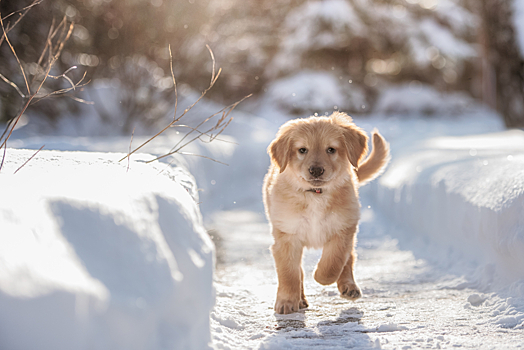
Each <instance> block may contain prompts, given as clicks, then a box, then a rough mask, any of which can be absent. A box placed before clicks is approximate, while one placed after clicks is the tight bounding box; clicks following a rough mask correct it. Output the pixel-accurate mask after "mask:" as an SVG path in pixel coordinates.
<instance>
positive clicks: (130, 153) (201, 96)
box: [119, 56, 222, 162]
mask: <svg viewBox="0 0 524 350" xmlns="http://www.w3.org/2000/svg"><path fill="white" fill-rule="evenodd" d="M211 57H212V59H213V60H214V56H211ZM213 67H214V64H213ZM221 71H222V69H219V70H218V73H217V74H216V76H215V77H214V79H212V80H211V83H210V84H209V86H208V87H207V88H206V89H205V90H204V91H203V92H202V93H201V95H200V97H199V98H198V99H197V100H196V101H195V102H194V103H193V104H192V105H191V106H189V107H187V108H186V109H185V110H184V112H183V113H182V114H181V115H180V116H179V117H178V118H177V117H176V115H175V117H174V119H173V121H171V123H169V124H168V125H167V126H166V127H165V128H163V129H162V130H160V131H159V132H157V133H156V134H155V135H154V136H153V137H151V138H149V139H148V140H147V141H145V142H144V143H142V144H141V145H140V146H138V147H137V148H135V149H134V150H133V151H132V152H129V153H128V154H127V155H126V156H125V157H123V158H122V159H120V160H119V162H121V161H123V160H124V159H126V158H127V157H129V156H131V155H132V154H133V153H135V152H136V151H138V150H139V149H141V148H142V147H144V146H145V145H147V144H148V143H149V142H151V141H152V140H154V139H155V138H156V137H158V136H159V135H160V134H162V133H163V132H165V131H166V130H167V129H169V128H170V127H171V126H173V125H174V124H175V123H177V122H178V121H179V120H180V119H182V117H184V116H185V115H186V114H187V113H188V112H189V111H190V110H191V109H192V108H193V107H194V106H195V105H196V104H197V103H198V102H200V100H202V98H204V96H205V95H206V94H207V93H208V91H209V90H211V88H213V86H214V85H215V83H216V81H217V79H218V77H219V76H220V72H221ZM171 72H172V71H171ZM213 73H214V68H213ZM173 79H174V78H173Z"/></svg>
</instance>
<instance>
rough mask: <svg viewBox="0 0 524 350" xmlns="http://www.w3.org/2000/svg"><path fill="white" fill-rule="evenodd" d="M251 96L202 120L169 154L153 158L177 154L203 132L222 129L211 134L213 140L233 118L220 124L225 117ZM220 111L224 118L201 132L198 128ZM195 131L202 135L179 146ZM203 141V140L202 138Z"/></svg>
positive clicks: (210, 140)
mask: <svg viewBox="0 0 524 350" xmlns="http://www.w3.org/2000/svg"><path fill="white" fill-rule="evenodd" d="M249 97H251V94H250V95H247V96H246V97H244V98H243V99H241V100H240V101H237V102H235V103H233V104H231V105H229V106H227V107H224V108H223V109H221V110H220V111H218V112H217V113H215V114H213V115H212V116H210V117H209V118H207V119H206V120H204V121H202V122H201V123H200V124H198V125H197V126H196V127H194V128H191V129H193V130H192V131H190V132H189V133H187V134H186V135H184V137H182V139H181V140H180V141H178V143H177V144H176V145H175V146H174V147H173V148H172V149H171V151H169V153H167V154H164V155H162V156H159V157H158V158H155V159H153V160H159V159H162V158H165V157H168V156H170V155H172V154H175V153H179V152H180V150H182V149H183V148H184V147H186V146H187V145H189V144H190V143H191V142H194V141H196V140H197V139H200V137H201V135H202V134H208V133H210V132H211V131H215V130H218V129H220V131H219V132H218V133H217V134H216V135H211V137H210V139H209V141H208V143H209V142H212V141H214V140H215V139H216V137H217V136H218V135H220V134H221V133H222V132H223V131H224V130H225V128H226V127H227V126H228V125H229V123H231V121H232V120H233V118H230V119H229V120H228V121H227V123H226V124H225V125H219V124H220V123H221V122H222V121H223V120H224V119H225V118H227V116H229V113H231V112H232V111H233V109H235V107H236V106H237V105H238V104H240V103H241V102H242V101H244V100H245V99H247V98H249ZM226 110H228V112H227V114H226V113H225V112H226ZM219 113H223V116H222V118H221V119H220V120H219V121H218V123H217V124H216V125H215V126H214V127H211V128H210V129H209V130H207V131H206V132H200V131H198V128H199V127H200V126H202V125H203V124H205V123H206V122H208V121H209V120H210V119H211V118H213V117H214V116H216V115H218V114H219ZM193 131H197V132H199V133H201V135H199V136H197V137H194V138H193V139H191V140H189V141H187V142H186V143H184V144H183V145H182V146H179V145H180V144H181V143H182V141H183V140H185V139H186V137H187V136H189V135H190V134H191V133H192V132H193ZM202 141H203V140H202Z"/></svg>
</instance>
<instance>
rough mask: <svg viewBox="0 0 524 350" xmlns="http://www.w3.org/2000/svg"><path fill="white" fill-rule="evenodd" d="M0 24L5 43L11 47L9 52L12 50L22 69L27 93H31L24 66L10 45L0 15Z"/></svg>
mask: <svg viewBox="0 0 524 350" xmlns="http://www.w3.org/2000/svg"><path fill="white" fill-rule="evenodd" d="M0 25H1V26H2V31H3V32H4V37H5V41H6V43H7V45H9V48H10V49H11V52H13V55H14V56H15V58H16V61H17V62H18V65H19V66H20V70H21V71H22V76H23V77H24V81H25V86H26V88H27V94H28V95H31V89H30V88H29V82H28V81H27V77H26V75H25V71H24V67H23V66H22V63H21V62H20V59H19V58H18V55H17V54H16V51H15V48H14V47H13V45H11V41H9V38H8V36H7V32H6V31H5V27H4V21H3V20H2V18H1V17H0Z"/></svg>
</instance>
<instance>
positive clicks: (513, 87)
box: [480, 0, 524, 128]
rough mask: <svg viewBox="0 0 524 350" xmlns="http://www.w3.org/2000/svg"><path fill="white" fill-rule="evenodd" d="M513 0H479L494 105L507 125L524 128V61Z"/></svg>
mask: <svg viewBox="0 0 524 350" xmlns="http://www.w3.org/2000/svg"><path fill="white" fill-rule="evenodd" d="M512 6H513V1H508V0H482V5H481V8H480V11H481V16H482V21H483V24H482V27H483V28H482V29H483V31H484V35H483V37H484V39H485V45H486V48H487V50H486V51H485V52H486V54H487V57H486V59H487V61H488V64H489V65H490V66H491V67H493V71H494V73H495V84H496V86H495V91H496V103H495V105H496V108H497V110H498V111H499V112H500V113H501V114H502V115H503V117H504V122H505V123H506V126H507V127H517V128H524V60H523V57H522V55H521V54H520V52H519V49H518V46H517V40H516V39H517V38H516V35H517V33H516V32H515V28H514V26H513V23H512V18H513V17H512V16H513V9H512Z"/></svg>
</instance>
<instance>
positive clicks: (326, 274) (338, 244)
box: [313, 225, 357, 286]
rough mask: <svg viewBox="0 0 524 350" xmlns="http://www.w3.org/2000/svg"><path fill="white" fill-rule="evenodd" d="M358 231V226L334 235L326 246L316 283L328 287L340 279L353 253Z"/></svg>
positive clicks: (318, 268) (317, 269)
mask: <svg viewBox="0 0 524 350" xmlns="http://www.w3.org/2000/svg"><path fill="white" fill-rule="evenodd" d="M356 231H357V226H356V225H353V226H351V227H349V228H347V229H346V230H344V231H343V232H340V233H338V234H336V235H333V237H332V238H331V239H330V240H329V241H328V242H326V243H325V244H324V248H323V249H322V256H321V258H320V260H319V262H318V264H317V268H316V270H315V272H314V274H313V277H314V278H315V281H317V282H318V283H320V284H322V285H325V286H327V285H329V284H332V283H335V282H336V281H337V280H338V279H339V277H340V275H341V274H342V271H343V269H344V267H345V266H346V264H347V262H348V260H349V257H350V252H352V251H353V247H354V244H355V234H356Z"/></svg>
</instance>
